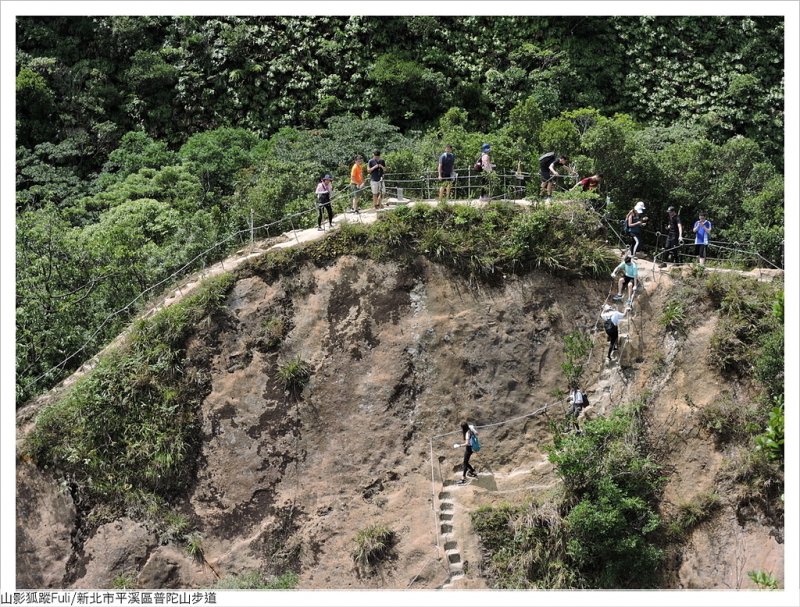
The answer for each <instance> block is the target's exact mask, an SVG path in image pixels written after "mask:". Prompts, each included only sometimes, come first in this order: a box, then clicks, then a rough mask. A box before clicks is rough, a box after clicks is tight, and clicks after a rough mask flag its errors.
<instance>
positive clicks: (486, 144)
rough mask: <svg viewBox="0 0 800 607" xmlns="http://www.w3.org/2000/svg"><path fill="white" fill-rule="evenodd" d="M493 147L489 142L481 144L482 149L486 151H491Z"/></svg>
mask: <svg viewBox="0 0 800 607" xmlns="http://www.w3.org/2000/svg"><path fill="white" fill-rule="evenodd" d="M491 149H492V146H490V145H489V144H488V143H484V144H483V145H482V146H481V150H483V151H484V152H488V151H489V150H491Z"/></svg>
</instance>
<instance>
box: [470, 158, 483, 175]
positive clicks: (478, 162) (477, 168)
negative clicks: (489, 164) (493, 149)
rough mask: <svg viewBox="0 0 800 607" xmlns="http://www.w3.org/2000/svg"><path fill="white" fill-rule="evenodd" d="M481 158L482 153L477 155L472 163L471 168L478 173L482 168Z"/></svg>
mask: <svg viewBox="0 0 800 607" xmlns="http://www.w3.org/2000/svg"><path fill="white" fill-rule="evenodd" d="M481 158H483V154H481V155H480V156H478V159H477V160H476V161H475V164H474V165H472V170H473V171H475V172H476V173H480V172H481V171H482V170H483V163H482V162H481Z"/></svg>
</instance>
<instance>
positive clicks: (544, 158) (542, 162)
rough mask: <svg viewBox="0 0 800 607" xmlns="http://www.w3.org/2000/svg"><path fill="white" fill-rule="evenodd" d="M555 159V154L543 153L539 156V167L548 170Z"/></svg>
mask: <svg viewBox="0 0 800 607" xmlns="http://www.w3.org/2000/svg"><path fill="white" fill-rule="evenodd" d="M555 159H556V153H555V152H545V153H544V154H542V155H541V156H539V166H540V167H543V168H549V167H550V165H551V164H553V161H554V160H555Z"/></svg>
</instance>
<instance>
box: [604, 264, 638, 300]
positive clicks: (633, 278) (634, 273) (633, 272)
mask: <svg viewBox="0 0 800 607" xmlns="http://www.w3.org/2000/svg"><path fill="white" fill-rule="evenodd" d="M618 270H623V275H622V277H621V278H620V279H619V288H618V289H617V294H616V295H614V297H613V298H612V299H613V300H614V301H622V290H623V289H624V288H625V287H627V288H628V305H631V304H632V303H633V292H634V291H635V290H636V287H638V286H639V285H638V281H639V279H638V276H639V266H637V265H636V262H635V261H634V260H633V257H631V256H630V255H626V256H625V260H624V261H623V262H622V263H621V264H619V265H618V266H617V267H616V268H614V271H613V272H611V278H612V279H614V278H616V277H617V271H618Z"/></svg>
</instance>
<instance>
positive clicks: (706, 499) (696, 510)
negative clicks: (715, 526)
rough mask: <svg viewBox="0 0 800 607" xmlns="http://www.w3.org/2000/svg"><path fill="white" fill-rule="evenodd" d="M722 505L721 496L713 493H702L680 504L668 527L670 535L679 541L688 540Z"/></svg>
mask: <svg viewBox="0 0 800 607" xmlns="http://www.w3.org/2000/svg"><path fill="white" fill-rule="evenodd" d="M720 505H721V499H720V496H719V495H718V494H717V493H713V492H708V493H701V494H699V495H696V496H695V497H694V498H692V499H691V500H689V501H686V502H681V503H679V504H678V506H677V510H676V512H675V514H674V515H673V517H672V519H671V520H670V521H669V522H668V525H667V527H668V530H669V533H670V535H671V536H672V538H673V539H675V540H678V541H683V540H685V539H687V538H688V536H689V534H690V533H691V532H692V531H693V530H694V529H695V528H696V527H697V526H698V525H700V524H701V523H703V522H704V521H707V520H709V519H710V518H711V517H712V516H713V515H714V513H715V512H716V511H717V510H718V509H719V508H720Z"/></svg>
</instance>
